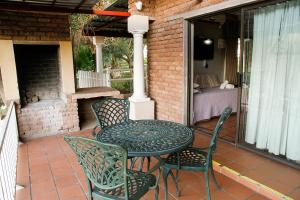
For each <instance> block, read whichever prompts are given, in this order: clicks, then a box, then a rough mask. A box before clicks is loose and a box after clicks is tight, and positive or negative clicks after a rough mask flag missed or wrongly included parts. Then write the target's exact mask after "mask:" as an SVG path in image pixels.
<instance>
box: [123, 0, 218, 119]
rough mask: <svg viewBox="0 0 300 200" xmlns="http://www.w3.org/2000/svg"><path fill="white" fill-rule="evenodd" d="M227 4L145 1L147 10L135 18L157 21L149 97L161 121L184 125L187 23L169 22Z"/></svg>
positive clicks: (152, 35)
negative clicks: (184, 54) (184, 31)
mask: <svg viewBox="0 0 300 200" xmlns="http://www.w3.org/2000/svg"><path fill="white" fill-rule="evenodd" d="M222 1H223V0H202V1H201V0H174V1H170V0H143V1H142V2H143V10H142V12H138V11H136V10H135V6H134V2H135V0H129V10H130V12H131V13H132V14H138V15H148V16H150V17H153V18H154V19H155V20H154V21H153V22H152V23H151V24H150V30H149V33H148V56H149V57H148V59H149V60H148V63H149V74H150V76H149V93H150V97H151V98H153V99H154V100H155V102H156V108H155V109H156V117H157V119H165V120H171V121H176V122H183V121H184V66H183V19H176V20H169V19H168V18H169V17H170V16H173V15H177V14H180V13H183V12H187V11H190V10H193V9H197V8H200V7H205V6H209V5H212V4H216V3H219V2H222Z"/></svg>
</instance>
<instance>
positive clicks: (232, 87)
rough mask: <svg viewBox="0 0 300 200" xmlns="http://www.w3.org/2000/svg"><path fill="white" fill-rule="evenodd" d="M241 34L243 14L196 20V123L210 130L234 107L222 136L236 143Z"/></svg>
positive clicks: (225, 14) (194, 99)
mask: <svg viewBox="0 0 300 200" xmlns="http://www.w3.org/2000/svg"><path fill="white" fill-rule="evenodd" d="M239 35H240V15H239V13H224V14H219V15H215V16H210V17H207V18H201V19H197V20H195V21H194V62H193V63H194V66H193V68H194V72H193V77H194V80H193V83H194V84H193V87H194V91H193V104H194V105H193V112H194V119H193V121H194V125H195V127H196V128H197V129H199V130H201V131H203V132H206V133H210V132H211V131H212V129H213V127H214V126H215V124H216V123H217V121H218V118H219V116H220V114H221V112H222V110H223V109H224V108H225V107H227V106H230V107H232V108H233V112H234V114H233V115H232V116H231V118H230V119H229V120H228V122H227V123H226V124H225V125H224V129H223V131H222V132H221V135H220V137H221V138H222V139H225V140H227V141H230V142H235V138H236V112H237V104H238V88H237V86H238V85H237V83H238V81H237V73H238V59H239V58H238V57H239V52H238V49H239V48H238V47H239Z"/></svg>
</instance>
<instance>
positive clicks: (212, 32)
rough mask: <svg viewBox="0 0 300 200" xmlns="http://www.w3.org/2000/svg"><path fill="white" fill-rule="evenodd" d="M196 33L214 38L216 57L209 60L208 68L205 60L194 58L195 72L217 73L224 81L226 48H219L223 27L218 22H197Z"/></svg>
mask: <svg viewBox="0 0 300 200" xmlns="http://www.w3.org/2000/svg"><path fill="white" fill-rule="evenodd" d="M196 35H198V36H201V37H204V38H211V39H213V40H214V58H213V60H208V61H207V63H208V68H205V67H204V66H203V61H199V60H194V74H199V73H201V74H208V73H210V74H211V73H212V74H217V75H218V78H219V80H220V81H221V82H223V80H224V59H225V48H222V49H219V48H218V39H220V38H222V28H220V26H219V25H218V24H216V23H206V22H196V23H195V36H196Z"/></svg>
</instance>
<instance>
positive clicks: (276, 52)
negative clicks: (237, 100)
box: [239, 1, 300, 161]
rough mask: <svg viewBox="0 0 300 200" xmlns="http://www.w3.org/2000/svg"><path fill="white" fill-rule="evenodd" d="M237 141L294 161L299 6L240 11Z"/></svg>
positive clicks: (298, 127)
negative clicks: (241, 37)
mask: <svg viewBox="0 0 300 200" xmlns="http://www.w3.org/2000/svg"><path fill="white" fill-rule="evenodd" d="M243 17H244V23H243V30H244V31H243V40H242V42H243V45H242V46H243V66H242V72H243V81H242V97H241V119H240V135H239V136H240V137H239V141H240V142H244V143H246V144H250V145H253V147H255V148H257V149H261V150H264V151H266V152H268V153H270V154H273V155H278V156H284V157H285V158H287V159H289V160H295V161H299V160H300V148H299V146H300V112H299V111H300V89H299V85H300V68H299V65H300V40H299V38H300V23H299V22H300V2H299V1H288V2H283V3H280V4H274V5H270V6H266V7H259V8H257V9H253V10H247V11H245V12H244V16H243Z"/></svg>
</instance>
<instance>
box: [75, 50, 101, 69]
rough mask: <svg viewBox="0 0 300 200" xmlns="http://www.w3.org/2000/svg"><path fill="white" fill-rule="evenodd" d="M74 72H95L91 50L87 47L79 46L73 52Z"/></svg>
mask: <svg viewBox="0 0 300 200" xmlns="http://www.w3.org/2000/svg"><path fill="white" fill-rule="evenodd" d="M75 66H76V70H77V71H78V70H85V71H95V69H96V66H95V60H94V55H93V52H92V49H91V48H90V47H89V46H87V45H80V46H79V48H78V51H77V52H75Z"/></svg>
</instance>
